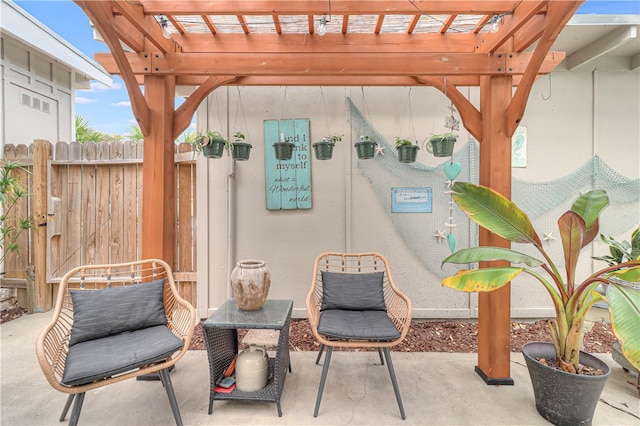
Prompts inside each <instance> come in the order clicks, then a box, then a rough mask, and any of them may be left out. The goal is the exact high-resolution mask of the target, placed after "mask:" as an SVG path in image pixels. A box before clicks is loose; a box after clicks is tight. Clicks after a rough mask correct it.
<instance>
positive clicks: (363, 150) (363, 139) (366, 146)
mask: <svg viewBox="0 0 640 426" xmlns="http://www.w3.org/2000/svg"><path fill="white" fill-rule="evenodd" d="M376 145H377V144H376V141H375V139H373V137H371V136H369V135H362V136H360V141H359V142H356V143H355V144H354V146H355V147H356V153H357V154H358V158H359V159H360V160H368V159H370V158H373V157H374V156H375V155H376Z"/></svg>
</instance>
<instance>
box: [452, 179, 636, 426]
mask: <svg viewBox="0 0 640 426" xmlns="http://www.w3.org/2000/svg"><path fill="white" fill-rule="evenodd" d="M452 191H453V192H452V196H453V199H454V201H455V202H456V204H457V205H458V207H460V209H461V210H462V211H464V213H465V214H466V215H467V216H468V217H469V218H470V219H471V220H472V221H474V222H476V223H477V224H478V225H480V226H482V227H484V228H485V229H487V230H489V231H490V232H493V233H494V234H496V235H498V236H500V237H502V238H504V239H506V240H508V241H511V242H516V243H522V244H529V245H532V246H533V247H534V248H535V249H536V250H537V252H538V253H539V254H540V255H541V257H540V258H537V257H534V256H531V255H528V254H525V253H522V252H519V251H516V250H512V249H507V248H501V247H473V248H465V249H461V250H458V251H456V252H455V253H453V254H451V255H450V256H448V257H447V258H446V259H444V261H443V264H445V263H454V264H471V263H475V262H493V261H501V263H502V264H503V265H504V263H505V262H508V263H509V265H508V266H490V267H483V268H480V269H471V270H463V271H460V272H458V273H457V274H456V275H453V276H450V277H447V278H445V279H443V280H442V284H443V285H444V286H446V287H450V288H453V289H456V290H460V291H465V292H480V291H493V290H496V289H499V288H501V287H502V286H504V285H505V284H507V283H509V282H510V281H511V280H513V279H514V278H516V277H517V276H518V275H520V274H526V275H529V276H531V277H533V278H534V279H536V280H537V281H538V282H540V284H542V285H543V287H544V288H545V290H546V291H547V292H548V294H549V296H550V297H551V300H552V302H553V306H554V308H555V312H556V316H555V319H552V320H550V321H549V328H550V330H551V340H552V342H551V343H548V342H544V343H540V342H537V343H528V344H526V345H524V346H523V349H522V351H523V355H524V358H525V361H526V363H527V367H528V369H529V375H530V377H531V381H532V385H533V391H534V397H535V401H536V408H537V410H538V412H539V413H540V414H541V415H542V416H543V417H544V418H545V419H547V420H548V421H550V422H551V423H554V424H556V425H575V424H590V423H591V421H592V418H593V413H594V411H595V408H596V405H597V403H598V400H599V397H600V393H601V392H602V389H603V388H604V384H605V382H606V380H607V378H608V377H609V374H610V370H609V367H608V366H607V364H605V363H604V362H602V361H601V360H600V359H598V358H596V357H594V356H592V355H590V354H587V353H584V352H582V351H581V350H580V349H581V347H582V343H583V342H582V340H583V334H584V331H583V325H584V321H585V316H586V313H587V311H588V310H589V308H591V307H592V306H593V305H594V304H595V303H596V302H598V301H601V300H606V301H607V302H608V306H609V313H610V318H611V325H612V329H613V331H614V333H615V335H616V337H617V338H618V340H619V341H620V344H621V347H622V353H623V354H624V356H625V358H626V359H628V360H629V362H630V363H631V364H632V365H633V366H634V367H635V368H638V367H640V333H638V324H639V323H640V316H639V314H638V313H639V312H640V290H638V289H636V288H633V287H631V286H625V285H621V284H619V282H618V279H622V280H626V281H631V282H634V283H638V282H640V260H630V261H627V262H623V263H620V264H616V265H612V266H608V267H606V268H603V269H601V270H599V271H596V272H594V273H592V274H590V275H589V276H588V277H586V278H585V279H583V280H582V281H580V280H579V279H577V278H576V275H575V273H576V265H577V263H578V258H579V254H580V251H581V249H582V248H584V247H585V246H587V245H588V244H589V243H591V242H592V241H593V239H594V238H595V237H596V236H597V235H598V230H599V221H598V220H599V219H598V218H599V215H600V212H601V211H602V209H604V208H605V207H606V206H607V205H608V204H609V198H608V196H607V195H606V193H605V192H604V191H601V190H593V191H590V192H588V193H586V194H583V195H581V196H580V197H578V199H577V200H576V201H575V202H574V203H573V205H572V207H571V209H570V210H569V211H567V212H565V213H564V214H563V215H562V216H561V217H560V218H559V220H558V227H559V230H560V235H561V240H562V245H563V249H564V250H563V252H564V263H565V266H564V268H562V269H565V273H564V274H563V273H562V272H561V270H562V269H561V268H560V267H559V266H557V265H556V263H554V261H553V260H552V259H551V258H550V256H549V254H548V253H547V252H546V250H545V249H544V247H543V245H542V239H541V238H540V236H539V235H538V234H537V233H536V231H535V230H534V228H533V225H532V224H531V222H530V220H529V218H528V216H527V215H526V214H525V213H524V212H523V211H522V210H521V209H520V208H519V207H518V206H517V205H516V204H515V203H513V202H512V201H510V200H508V199H507V198H505V197H504V196H502V195H501V194H499V193H497V192H495V191H493V190H492V189H490V188H487V187H484V186H480V185H474V184H471V183H466V182H456V183H454V185H453V187H452ZM516 265H518V266H516ZM600 283H604V284H608V285H607V292H606V295H602V294H600V293H598V292H597V291H596V287H597V286H598V285H599V284H600ZM585 370H587V371H591V372H592V373H591V374H593V375H585V374H583V373H584V371H585Z"/></svg>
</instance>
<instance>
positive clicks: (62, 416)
mask: <svg viewBox="0 0 640 426" xmlns="http://www.w3.org/2000/svg"><path fill="white" fill-rule="evenodd" d="M75 396H76V394H75V393H72V394H70V395H69V397H68V398H67V402H65V404H64V408H63V409H62V414H60V418H59V419H58V421H60V422H64V419H65V418H66V417H67V413H68V412H69V408H70V407H71V403H72V402H73V398H75Z"/></svg>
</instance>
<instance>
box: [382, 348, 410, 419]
mask: <svg viewBox="0 0 640 426" xmlns="http://www.w3.org/2000/svg"><path fill="white" fill-rule="evenodd" d="M383 349H384V356H385V358H386V359H387V367H388V368H389V375H390V376H391V383H392V384H393V391H394V392H395V393H396V400H397V401H398V407H399V408H400V416H402V420H404V419H405V418H406V416H405V414H404V407H403V406H402V397H401V396H400V389H398V380H397V379H396V372H395V370H394V369H393V362H392V361H391V352H390V351H389V348H383Z"/></svg>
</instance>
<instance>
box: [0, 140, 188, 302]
mask: <svg viewBox="0 0 640 426" xmlns="http://www.w3.org/2000/svg"><path fill="white" fill-rule="evenodd" d="M39 152H47V153H51V154H50V155H45V156H44V158H39V157H40V156H39V155H38V153H39ZM34 153H35V154H34ZM4 157H5V158H6V159H7V160H11V161H18V162H19V163H20V164H21V165H22V166H23V169H22V170H20V171H19V172H18V173H19V174H20V177H21V179H22V181H23V183H24V184H25V186H26V188H27V190H28V194H29V197H25V198H24V199H22V200H21V203H20V206H17V208H15V209H14V210H12V212H11V214H12V215H15V216H19V217H26V216H28V215H31V216H33V217H34V226H33V227H32V229H31V230H30V232H29V233H24V234H23V235H22V236H21V238H20V241H19V246H20V248H21V250H20V252H19V253H18V254H14V253H12V254H8V255H7V256H6V258H5V265H4V268H5V269H4V272H5V275H4V277H3V279H2V287H13V288H16V289H17V299H18V304H19V305H21V306H23V307H26V308H27V310H28V311H29V312H44V311H47V310H49V309H50V308H51V301H52V300H54V299H55V292H56V290H57V283H58V282H59V281H60V279H61V278H62V276H63V275H64V274H65V273H66V272H67V271H68V270H69V269H71V268H73V267H75V266H78V265H83V264H95V263H117V262H124V261H130V260H138V259H140V257H141V235H142V179H143V175H142V158H143V144H142V143H136V142H132V141H129V142H119V141H116V142H101V143H92V142H86V143H78V142H71V143H65V142H59V143H57V144H55V147H52V146H51V144H49V142H47V141H35V142H34V145H33V146H26V145H17V146H16V145H5V148H4ZM41 163H45V164H41ZM175 166H176V202H177V206H176V208H177V210H176V258H175V259H174V275H175V279H176V283H177V284H178V288H179V290H180V294H181V295H182V296H183V297H184V298H185V299H187V300H188V301H190V302H191V303H192V304H193V305H194V306H197V299H196V297H197V295H196V288H197V285H196V235H197V229H196V220H195V211H196V181H195V176H196V173H195V167H196V164H195V157H194V153H193V152H192V151H191V147H190V146H189V145H188V144H180V145H176V155H175ZM43 170H44V171H43ZM39 171H40V172H39ZM39 176H43V177H44V180H45V181H44V182H41V181H40V179H41V178H40V177H39ZM39 188H42V189H39ZM42 192H46V193H45V194H42ZM39 199H42V200H44V203H45V204H46V208H45V209H44V212H38V208H39V207H38V200H39ZM42 227H46V233H45V234H44V235H46V243H41V244H40V246H41V247H42V248H39V247H38V245H39V243H38V232H40V230H41V229H40V228H42ZM38 250H44V252H45V253H41V254H40V253H39V252H38ZM40 258H42V259H43V260H42V261H40V260H39V259H40ZM30 265H35V267H34V268H33V267H32V268H30ZM43 268H44V270H43ZM29 270H32V271H33V273H32V274H31V273H28V271H29ZM41 291H42V292H43V293H44V294H42V295H40V294H39V293H40V292H41Z"/></svg>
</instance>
